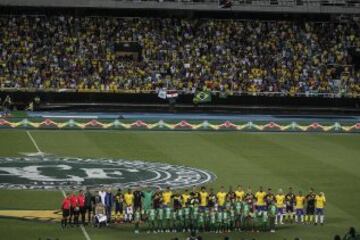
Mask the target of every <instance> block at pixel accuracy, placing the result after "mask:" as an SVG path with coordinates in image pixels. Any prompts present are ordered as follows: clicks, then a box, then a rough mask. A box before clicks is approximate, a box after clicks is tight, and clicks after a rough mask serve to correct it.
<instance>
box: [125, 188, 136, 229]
mask: <svg viewBox="0 0 360 240" xmlns="http://www.w3.org/2000/svg"><path fill="white" fill-rule="evenodd" d="M124 202H125V205H126V206H125V215H124V220H125V221H126V222H131V221H132V219H133V214H134V209H133V205H134V194H133V193H132V191H131V189H130V188H129V189H128V191H127V192H126V193H125V194H124Z"/></svg>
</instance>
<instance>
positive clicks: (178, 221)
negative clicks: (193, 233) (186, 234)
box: [176, 208, 185, 232]
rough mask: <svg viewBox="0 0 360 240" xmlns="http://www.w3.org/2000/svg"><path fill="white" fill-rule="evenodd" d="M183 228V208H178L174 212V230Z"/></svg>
mask: <svg viewBox="0 0 360 240" xmlns="http://www.w3.org/2000/svg"><path fill="white" fill-rule="evenodd" d="M184 229H185V227H184V209H183V208H179V209H178V210H177V212H176V230H177V231H178V232H180V231H182V230H184Z"/></svg>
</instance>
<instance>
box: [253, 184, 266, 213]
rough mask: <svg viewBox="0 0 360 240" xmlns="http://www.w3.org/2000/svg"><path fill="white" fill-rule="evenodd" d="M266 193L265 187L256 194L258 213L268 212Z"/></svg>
mask: <svg viewBox="0 0 360 240" xmlns="http://www.w3.org/2000/svg"><path fill="white" fill-rule="evenodd" d="M265 197H266V192H264V190H263V187H260V188H259V191H257V192H256V193H255V198H256V210H257V211H258V212H265V211H266V202H265Z"/></svg>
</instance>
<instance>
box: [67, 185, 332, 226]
mask: <svg viewBox="0 0 360 240" xmlns="http://www.w3.org/2000/svg"><path fill="white" fill-rule="evenodd" d="M325 203H326V199H325V195H324V193H319V194H316V193H315V191H314V189H310V191H309V193H308V194H307V195H303V194H302V193H301V192H299V193H298V194H295V193H294V192H293V190H292V188H289V191H288V192H287V193H286V194H284V193H283V191H282V190H281V189H279V191H278V192H277V194H274V193H272V190H271V189H270V188H269V189H268V190H267V191H264V190H263V188H262V187H260V188H259V190H258V191H257V192H256V193H255V194H254V193H253V192H252V190H251V189H250V188H249V189H248V190H247V191H246V192H245V191H244V190H243V188H242V187H241V186H240V185H239V186H238V188H237V189H236V191H233V190H232V188H231V187H230V189H229V191H227V192H226V191H225V190H224V187H221V189H220V191H219V192H217V193H215V192H214V190H213V189H210V191H209V192H208V191H207V190H206V188H205V187H202V188H201V190H200V191H197V190H196V188H195V187H194V188H193V189H192V191H191V192H189V190H187V189H185V191H184V192H182V193H180V192H177V191H174V192H173V191H172V190H171V189H170V187H168V188H167V189H165V190H163V191H162V190H161V189H157V190H156V191H152V190H150V189H144V190H140V189H135V190H134V191H132V190H131V189H128V190H127V192H125V193H122V192H121V190H120V189H119V190H118V192H117V193H116V194H113V193H112V192H111V190H110V189H109V190H108V191H99V192H98V194H92V193H91V192H90V191H87V192H86V193H85V194H84V193H83V192H82V191H80V192H79V194H78V195H77V196H76V195H75V194H71V195H69V196H67V197H65V199H64V201H63V205H62V209H63V215H64V218H63V221H62V224H64V223H65V224H66V222H67V220H68V217H69V216H70V222H71V219H72V216H73V220H74V223H78V216H79V214H81V216H82V222H83V223H84V222H85V213H87V214H88V221H90V218H91V217H90V216H91V212H93V215H94V216H95V218H94V219H95V221H97V220H98V219H99V216H101V220H102V222H104V221H106V222H107V223H109V222H110V221H111V217H112V212H113V210H115V211H114V212H115V218H116V221H117V222H120V221H125V222H133V221H135V222H138V221H136V219H137V218H139V219H140V220H146V221H148V223H149V225H151V226H152V230H153V228H155V226H157V227H156V228H157V229H158V230H160V231H161V230H162V226H163V225H164V222H163V221H165V220H164V219H167V220H170V219H173V220H176V219H177V218H180V216H181V215H183V216H184V217H183V218H184V227H183V228H184V229H188V228H190V227H191V228H192V226H194V223H195V222H196V223H199V226H202V225H201V223H202V222H203V221H202V218H204V223H205V222H206V221H205V220H206V219H208V220H210V219H211V218H210V215H211V214H210V213H214V214H215V216H216V217H215V219H218V220H217V221H219V219H221V218H224V219H226V221H227V219H228V217H229V230H230V229H235V225H236V226H238V227H237V228H240V227H239V226H240V225H239V224H242V225H249V226H251V225H254V224H253V223H255V222H259V221H253V220H256V219H257V220H259V219H260V218H262V219H263V222H268V220H271V216H273V215H274V216H275V218H274V224H283V223H284V221H287V222H289V223H293V222H298V223H304V222H306V223H315V224H317V223H321V224H323V223H324V207H325ZM236 206H237V207H236ZM240 206H241V207H240ZM96 209H97V210H98V211H96ZM187 209H188V210H187ZM196 209H199V211H198V212H199V213H201V214H197V213H196V212H197V210H196ZM232 209H233V210H234V213H236V214H235V215H236V219H238V220H237V221H232V220H231V218H232V217H234V216H235V215H234V213H233V212H232ZM246 209H248V210H246ZM272 210H274V211H275V214H273V212H272ZM163 211H164V212H163ZM269 211H270V212H269ZM194 212H195V215H193V214H194ZM97 213H98V214H97ZM99 214H100V215H99ZM175 214H176V215H177V217H176V219H175ZM202 214H204V216H203V217H202ZM96 215H99V216H98V217H96ZM170 215H173V216H172V217H171V216H170ZM186 215H188V219H190V220H191V221H190V222H189V221H187V224H185V218H187V217H186ZM195 216H196V218H194V217H195ZM240 216H241V217H240ZM255 216H257V217H255ZM314 216H315V219H314ZM269 217H270V218H269ZM198 218H199V219H198ZM265 219H266V221H265ZM167 220H166V221H165V222H167V223H168V222H169V221H167ZM177 220H180V219H177ZM233 220H234V219H233ZM240 220H241V221H240ZM314 220H315V221H314ZM198 221H199V222H198ZM226 221H224V225H221V226H224V227H221V228H222V229H226V228H227V227H226V225H227V224H225V222H226ZM98 222H99V221H98ZM175 222H177V223H175ZM231 223H233V224H231ZM235 223H236V224H235ZM135 225H136V224H135ZM170 225H171V226H172V228H173V230H175V229H178V227H177V228H174V225H176V226H179V224H178V221H172V224H170ZM255 225H256V224H255ZM270 225H271V224H270ZM167 226H168V225H167ZM205 226H207V227H206V228H207V229H209V227H208V226H210V225H209V224H206V225H205ZM230 226H232V227H230ZM168 228H169V227H168ZM168 230H169V229H168ZM272 230H273V229H272ZM155 231H156V230H155Z"/></svg>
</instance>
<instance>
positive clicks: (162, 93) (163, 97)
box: [158, 88, 166, 99]
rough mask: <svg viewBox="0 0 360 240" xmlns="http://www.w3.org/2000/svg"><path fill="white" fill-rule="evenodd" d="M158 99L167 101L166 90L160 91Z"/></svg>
mask: <svg viewBox="0 0 360 240" xmlns="http://www.w3.org/2000/svg"><path fill="white" fill-rule="evenodd" d="M158 97H159V98H161V99H166V89H164V88H162V89H160V90H159V93H158Z"/></svg>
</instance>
